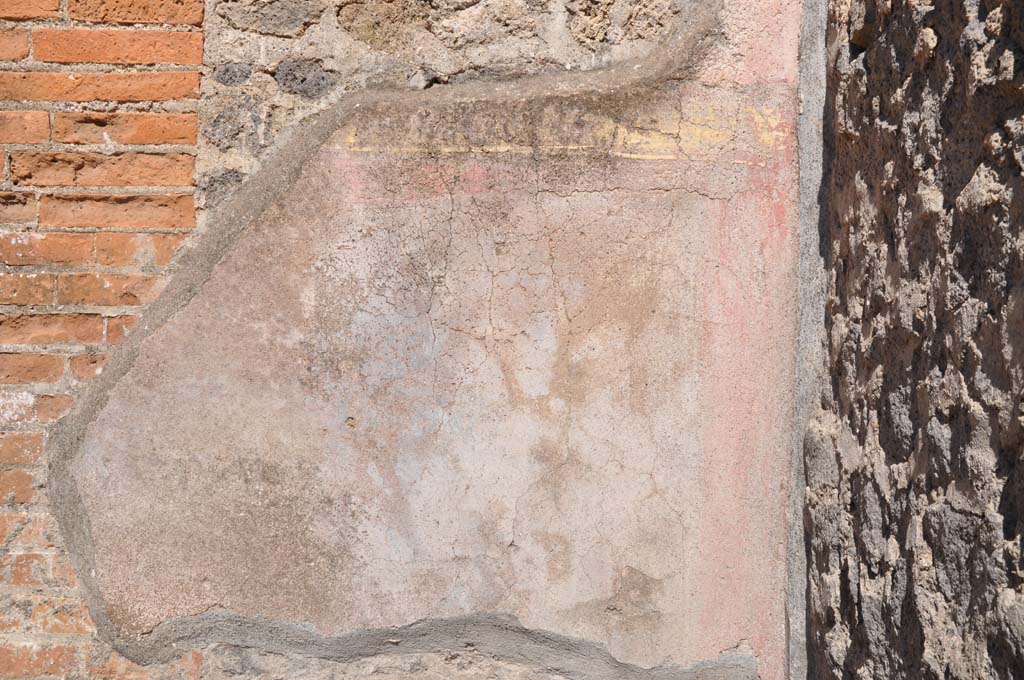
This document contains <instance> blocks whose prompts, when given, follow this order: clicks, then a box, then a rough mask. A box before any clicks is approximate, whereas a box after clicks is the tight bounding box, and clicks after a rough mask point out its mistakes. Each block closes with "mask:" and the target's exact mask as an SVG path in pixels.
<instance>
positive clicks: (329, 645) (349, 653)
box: [47, 0, 825, 680]
mask: <svg viewBox="0 0 1024 680" xmlns="http://www.w3.org/2000/svg"><path fill="white" fill-rule="evenodd" d="M824 1H825V0H805V2H806V3H807V4H808V6H810V7H815V8H820V7H822V6H823V5H824ZM721 7H722V0H691V2H690V4H689V5H688V9H689V10H690V11H689V13H686V12H685V11H684V12H683V14H682V17H683V18H682V20H681V22H680V26H679V28H678V30H677V31H676V32H675V33H674V35H673V36H672V38H671V39H670V40H668V41H666V44H665V45H664V46H663V47H662V48H661V49H660V50H657V51H656V53H655V54H654V55H653V56H651V57H648V58H646V59H644V60H640V61H634V62H624V63H621V64H618V65H615V66H612V67H610V68H607V69H602V70H595V71H588V72H583V73H575V74H572V75H569V76H566V75H562V74H559V75H543V76H536V77H531V78H525V79H521V80H514V81H507V82H476V83H468V84H460V85H450V86H443V87H436V88H432V89H428V90H426V91H423V92H410V91H407V90H397V91H396V90H387V91H376V92H361V93H355V94H347V95H345V99H344V100H343V101H340V102H338V103H336V104H335V105H334V106H333V107H332V108H329V109H327V110H325V111H323V112H321V113H319V114H316V115H315V116H312V117H311V118H310V119H308V120H307V121H305V122H304V123H302V124H300V125H298V126H295V127H294V128H292V129H291V130H290V131H289V132H288V133H286V134H285V135H284V136H283V138H282V140H281V141H280V142H279V144H278V146H277V148H276V150H275V151H274V152H272V153H271V155H270V157H269V158H267V159H266V160H265V161H264V163H263V164H262V167H261V169H260V171H259V172H258V173H256V174H255V175H254V176H253V177H251V178H250V179H249V181H247V182H246V183H245V184H244V185H243V186H242V187H241V188H240V189H239V190H238V191H237V192H236V193H235V194H234V195H233V196H232V197H231V198H229V199H228V200H226V201H225V202H224V204H222V205H221V206H220V207H219V208H218V209H216V210H215V211H213V212H212V213H210V214H209V219H208V221H207V223H208V225H209V226H208V227H207V228H205V229H204V230H202V232H201V233H199V234H197V235H196V236H195V237H194V238H193V240H192V242H191V243H190V245H188V246H187V247H186V248H185V249H184V250H183V251H182V252H181V253H179V255H178V256H177V257H176V258H175V261H174V263H173V264H172V268H171V272H170V274H169V277H168V283H167V286H166V288H165V290H164V292H163V294H162V295H161V296H160V298H159V299H158V300H157V301H156V302H154V303H153V304H152V305H151V306H150V308H149V309H148V310H147V311H146V312H145V314H144V315H143V317H142V319H141V320H140V323H139V325H138V326H137V328H136V329H135V330H134V331H133V332H132V334H131V335H130V337H129V338H128V340H127V341H126V342H125V343H124V344H123V345H122V346H121V347H119V348H118V349H117V351H116V352H115V353H114V354H113V356H112V357H111V359H110V361H109V362H108V364H107V366H106V367H105V369H104V371H103V373H102V374H101V376H99V377H98V378H96V379H95V380H94V381H93V382H91V383H89V384H88V385H86V386H85V387H84V388H83V389H82V391H81V392H80V393H79V394H78V395H77V397H78V398H77V400H76V405H75V407H74V408H73V409H72V411H71V412H70V413H69V414H68V416H66V417H65V418H64V419H63V420H61V421H60V422H59V423H58V424H57V425H56V426H55V427H54V428H53V430H52V432H51V435H50V437H49V441H48V445H47V447H48V452H47V453H48V460H49V478H50V487H51V498H52V502H53V509H54V514H55V515H56V517H57V520H58V524H59V527H60V530H61V533H62V536H63V538H64V541H65V543H66V545H67V548H68V552H69V555H70V558H71V561H72V565H73V567H74V569H75V572H76V574H77V575H78V578H79V581H80V585H81V590H82V593H83V596H84V599H85V601H86V604H87V606H88V607H89V611H90V614H91V616H92V618H93V621H94V623H95V625H96V628H97V631H98V634H99V635H100V637H101V638H103V639H104V640H106V641H107V642H108V643H110V644H111V645H112V646H113V647H114V649H116V650H117V651H118V652H119V653H120V654H122V655H124V656H125V657H127V658H129V659H131V660H133V661H136V662H138V663H141V664H151V663H161V662H166V661H169V660H171V659H173V658H175V657H177V656H178V655H180V654H181V652H182V651H183V650H184V649H185V648H188V647H197V646H204V645H209V644H215V643H223V644H231V645H237V646H243V647H250V648H256V649H261V650H265V651H269V652H275V653H295V654H300V655H305V656H311V657H317V658H323V659H328V660H336V661H351V660H355V659H359V658H366V657H370V656H374V655H378V654H385V653H388V654H396V653H424V652H438V651H443V650H449V649H464V648H467V647H472V648H474V649H476V650H477V651H480V652H483V653H486V654H488V655H490V656H492V657H494V658H496V659H498V660H503V661H509V662H514V663H519V664H522V665H524V666H526V667H529V668H536V669H538V670H545V671H555V672H559V673H562V674H564V675H566V676H567V677H571V678H594V679H595V680H601V679H608V680H611V679H613V678H615V679H622V680H627V679H629V680H632V679H636V680H643V679H651V680H697V679H706V680H727V679H728V680H745V679H748V678H751V679H752V678H757V677H758V671H757V660H756V659H755V658H753V657H752V656H750V655H747V654H742V653H738V652H728V653H725V654H723V655H722V656H721V657H719V658H718V659H716V660H712V661H707V662H702V663H699V664H696V665H694V666H691V667H689V668H680V667H678V666H661V667H656V668H653V669H643V668H639V667H636V666H632V665H627V664H623V663H621V662H618V661H617V660H616V659H614V658H613V657H612V656H611V655H610V654H609V653H608V651H607V650H606V649H605V648H604V647H603V646H602V645H599V644H596V643H592V642H587V641H583V640H576V639H573V638H568V637H565V636H560V635H555V634H552V633H548V632H544V631H536V630H528V629H526V628H523V627H522V626H520V625H519V624H518V622H516V621H515V620H514V619H512V618H510V617H505V616H498V615H486V616H484V615H481V616H470V617H459V618H455V619H443V620H425V621H419V622H416V623H413V624H411V625H409V626H405V627H401V628H390V629H385V630H369V631H358V632H354V633H351V634H348V635H344V636H339V637H333V638H325V637H323V636H320V635H318V634H317V633H315V632H314V631H313V630H311V629H310V628H307V627H303V626H297V625H294V624H287V623H283V622H280V621H274V620H270V619H261V618H252V617H244V616H241V615H238V614H234V613H231V612H227V611H221V610H215V611H209V612H206V613H203V614H201V615H198V616H190V617H182V618H178V619H173V620H169V621H165V622H163V623H161V624H160V625H158V626H157V627H156V628H155V629H154V630H153V631H151V632H149V633H147V634H145V635H142V636H140V637H138V638H133V639H128V638H125V637H124V636H122V635H121V634H120V632H119V631H118V630H117V628H116V627H115V626H114V625H113V623H112V622H111V621H110V620H109V618H108V617H107V614H106V607H105V602H104V600H103V597H102V593H100V591H99V589H98V587H97V584H96V581H95V571H94V556H93V551H92V542H91V530H90V527H89V522H88V518H87V517H86V515H85V513H84V511H83V508H82V501H81V498H80V496H79V494H78V492H77V489H76V488H75V484H74V480H73V478H72V475H71V463H72V461H73V460H74V456H75V453H76V451H77V448H78V445H79V443H80V441H81V439H82V437H83V436H84V434H85V431H86V429H87V427H88V425H89V423H90V422H92V420H93V419H94V418H95V416H96V415H97V414H98V413H99V412H100V410H101V409H102V408H103V407H104V406H105V405H106V402H107V398H108V395H109V392H110V391H111V389H112V388H113V387H114V386H115V385H116V384H117V383H118V381H119V380H120V379H121V378H122V377H123V376H124V375H125V374H126V373H127V372H128V371H129V370H130V368H131V367H132V365H133V364H134V362H135V359H136V357H137V356H138V354H139V351H140V348H141V346H142V344H143V342H144V341H145V340H146V338H147V337H149V335H151V334H152V333H153V332H154V331H156V330H157V329H158V328H160V327H161V326H162V325H163V324H164V323H166V322H167V321H168V320H169V319H170V318H172V317H173V316H174V314H176V313H177V311H178V310H179V309H181V308H183V307H184V306H185V305H186V304H187V303H188V301H189V300H191V299H192V297H193V296H194V295H195V294H196V293H197V292H198V291H199V290H200V288H201V287H202V286H203V284H204V283H205V281H206V280H207V279H208V278H209V276H210V274H211V272H212V271H213V268H214V267H215V266H216V264H217V263H218V262H219V261H220V260H221V258H222V257H223V256H224V254H225V253H226V252H227V250H228V249H229V248H230V247H231V245H232V244H233V243H234V242H235V241H236V240H237V238H238V236H239V235H240V234H241V233H242V232H243V231H244V229H245V228H246V226H247V225H249V224H251V223H252V222H253V221H255V220H256V219H257V218H258V217H259V216H260V215H261V214H263V212H265V211H266V210H267V209H268V208H269V207H271V206H272V205H273V204H274V202H275V201H276V200H277V199H278V198H279V197H280V196H281V195H282V194H283V193H284V192H285V191H287V189H288V188H289V187H290V186H291V185H292V184H293V183H294V182H295V180H296V179H297V178H298V176H299V173H300V171H301V168H302V165H303V162H304V161H305V160H306V159H307V158H308V157H309V156H310V155H311V154H312V153H314V152H315V151H316V150H317V149H318V148H319V147H320V146H321V145H322V144H323V143H324V142H325V141H326V140H327V139H328V138H329V136H330V135H331V134H332V133H333V132H334V131H335V130H337V129H338V128H339V127H340V126H341V125H343V124H344V123H345V121H346V120H347V119H348V118H349V117H350V116H352V115H353V114H355V113H356V112H358V111H360V110H365V109H367V108H371V107H374V106H378V105H382V104H388V105H391V106H394V105H396V104H399V105H404V106H408V107H415V108H421V109H422V108H426V107H430V106H437V105H441V104H446V103H447V104H450V103H472V102H491V103H494V102H517V101H527V100H530V101H535V100H536V101H540V100H560V99H567V98H592V97H612V96H616V95H619V96H621V95H624V94H628V95H629V96H630V98H632V99H637V98H639V97H638V95H641V94H643V93H651V92H654V91H656V90H657V89H658V88H659V87H661V86H662V85H663V84H664V83H667V82H673V81H675V82H678V81H684V80H686V79H687V77H688V76H689V74H690V73H691V72H692V70H693V67H694V66H695V65H696V64H697V63H698V62H699V61H700V59H701V58H702V56H703V54H704V53H705V51H706V49H707V48H708V46H709V45H711V44H713V42H714V41H715V40H716V39H717V38H718V36H719V28H718V26H719V21H718V15H719V12H720V10H721ZM805 11H806V10H805ZM812 28H814V30H817V28H816V25H813V22H812ZM804 33H805V35H804V41H805V42H806V41H807V40H809V37H810V36H811V35H812V34H813V31H812V30H810V29H809V28H808V27H807V26H805V28H804ZM808 44H811V43H808ZM806 51H807V47H806V45H802V47H801V56H802V57H803V56H805V52H806ZM821 72H822V73H823V69H821ZM809 73H810V70H809V69H807V68H805V70H804V76H805V79H809V75H808V74H809ZM801 87H802V89H803V88H808V89H807V91H806V92H805V98H806V100H807V101H811V100H812V99H813V98H814V97H817V96H818V95H817V93H816V90H814V88H813V86H812V85H811V84H810V82H809V81H808V82H802V85H801ZM815 101H816V100H815ZM811 108H813V107H811ZM807 111H808V108H807V104H806V101H805V115H804V116H802V117H801V128H800V135H801V136H800V142H801V144H800V148H801V154H800V156H801V178H802V179H801V247H802V253H803V254H804V255H807V254H808V253H810V252H811V251H809V250H808V248H809V247H810V246H812V245H814V244H816V242H817V221H816V219H814V223H813V225H811V222H810V220H811V219H812V218H814V216H816V214H817V212H816V209H815V210H813V214H812V213H811V204H810V203H808V202H807V201H808V200H809V197H810V196H811V193H810V189H811V183H812V178H813V176H814V175H815V173H816V172H817V174H818V175H820V169H819V168H820V160H819V161H818V163H817V165H815V164H814V163H813V162H812V160H811V159H810V157H809V156H808V157H807V159H806V160H805V155H806V151H807V150H808V149H812V148H817V149H820V143H819V144H818V146H817V147H814V143H813V140H814V139H820V131H818V132H814V131H813V130H811V128H809V127H807V126H808V125H809V123H808V118H807V115H806V112H807ZM805 128H806V129H805ZM808 130H810V132H808ZM813 194H814V195H813V198H814V199H815V200H816V195H817V184H816V183H814V186H813ZM805 207H806V212H807V214H806V215H805V214H804V213H805ZM812 226H813V234H812V232H811V231H810V228H811V227H812ZM812 236H813V239H812ZM812 240H813V242H812ZM806 259H807V258H806V257H802V258H801V298H800V301H801V310H802V311H803V312H806V311H807V310H808V309H811V307H808V305H811V306H812V307H813V306H814V305H816V304H817V300H818V299H819V297H816V295H817V293H816V292H815V291H818V290H819V289H820V285H819V283H818V279H817V278H816V277H817V276H818V274H817V272H816V270H815V269H814V267H813V266H812V263H811V262H810V261H809V260H807V261H805V260H806ZM813 308H814V309H817V307H813ZM804 316H807V315H806V314H804ZM811 321H812V319H811V318H810V317H808V318H804V317H803V316H802V318H801V347H802V352H801V355H802V356H805V360H804V361H803V363H802V364H801V366H802V367H803V368H802V369H801V371H800V375H799V379H800V397H801V399H800V404H801V405H804V404H806V403H808V400H807V399H805V397H806V396H807V394H809V393H812V392H813V385H814V379H813V375H814V374H815V373H816V371H817V365H818V364H817V362H816V361H813V360H812V358H811V357H812V354H813V353H809V352H808V351H806V350H808V349H811V348H813V346H814V343H815V342H817V330H816V328H815V327H814V326H813V324H812V323H811ZM813 356H816V354H814V355H813ZM812 367H813V369H814V371H813V372H812V370H811V369H812ZM805 411H806V409H805V408H801V413H800V414H798V416H797V417H798V418H802V417H803V416H804V413H805ZM802 423H803V421H802V420H801V421H800V422H799V424H800V427H799V432H800V433H802V432H803V426H802ZM795 448H796V447H795ZM801 469H802V461H801V462H800V467H797V466H796V464H795V463H794V475H796V477H795V480H796V481H799V483H800V484H801V486H800V487H795V488H802V481H801V480H802V475H801V474H800V470H801ZM793 507H794V510H795V511H796V512H797V513H798V514H796V515H794V516H793V517H794V518H797V517H799V513H800V512H802V499H798V498H794V506H793ZM798 525H802V524H801V523H798V522H796V521H794V522H793V526H794V527H795V526H798ZM799 539H800V540H799V542H798V547H799V553H800V554H799V559H797V558H796V557H795V556H794V553H793V549H794V546H793V545H791V546H790V571H791V574H790V584H789V585H790V589H791V590H792V592H791V593H790V612H789V622H788V630H787V634H788V638H789V645H790V653H789V658H788V659H787V666H788V669H789V675H790V677H791V678H796V677H797V673H800V672H801V669H803V668H805V666H806V662H805V658H806V654H805V651H804V650H803V628H802V621H803V618H804V617H803V609H802V603H803V593H804V590H805V587H806V586H805V581H804V571H803V566H802V551H803V547H802V546H803V540H802V534H800V536H799ZM798 569H799V577H800V578H799V582H798V583H797V581H796V576H797V570H798ZM797 607H799V609H797ZM797 624H800V625H799V626H797ZM396 640H397V642H396Z"/></svg>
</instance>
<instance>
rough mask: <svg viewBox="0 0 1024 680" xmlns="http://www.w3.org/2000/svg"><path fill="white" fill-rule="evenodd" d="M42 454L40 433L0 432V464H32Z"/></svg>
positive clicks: (0, 534)
mask: <svg viewBox="0 0 1024 680" xmlns="http://www.w3.org/2000/svg"><path fill="white" fill-rule="evenodd" d="M42 455H43V435H42V434H41V433H39V432H0V465H32V464H34V463H37V462H39V457H40V456H42ZM0 519H2V518H0ZM3 542H4V537H3V531H2V530H0V544H2V543H3Z"/></svg>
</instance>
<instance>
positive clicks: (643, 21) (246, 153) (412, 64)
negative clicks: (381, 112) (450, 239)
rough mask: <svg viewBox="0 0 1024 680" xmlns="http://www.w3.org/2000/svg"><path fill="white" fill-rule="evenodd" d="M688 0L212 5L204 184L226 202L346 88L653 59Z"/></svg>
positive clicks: (339, 0)
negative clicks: (277, 146)
mask: <svg viewBox="0 0 1024 680" xmlns="http://www.w3.org/2000/svg"><path fill="white" fill-rule="evenodd" d="M680 4H681V3H680V0H640V1H634V0H553V1H551V2H549V1H547V0H426V1H425V0H365V1H364V0H208V2H207V20H206V23H205V26H206V33H207V42H206V63H207V65H208V73H209V77H208V78H206V79H205V81H204V84H203V98H202V106H201V109H200V114H201V119H202V123H201V132H202V134H201V142H200V144H201V147H200V148H201V154H200V167H199V185H200V188H201V193H202V195H203V198H202V199H201V203H202V205H204V206H207V207H212V206H214V205H216V204H217V203H218V202H219V201H220V200H221V199H223V198H224V197H225V196H226V195H228V194H230V192H231V190H232V188H233V187H235V186H237V185H238V184H239V183H241V182H242V181H243V179H244V178H245V177H247V176H249V175H251V174H252V173H253V172H254V171H255V170H256V169H257V168H258V167H259V164H260V159H261V158H262V157H263V156H264V154H265V153H266V152H267V151H268V150H269V149H270V148H272V147H273V145H274V143H275V142H276V141H277V139H278V137H279V135H280V133H281V132H282V131H283V130H285V129H287V128H288V127H290V126H292V125H294V124H295V123H297V122H298V121H300V120H301V119H302V118H304V117H305V116H308V115H309V114H311V113H314V112H316V111H319V110H322V109H324V108H326V107H328V106H330V105H331V104H332V103H336V102H337V101H338V100H339V99H344V97H345V95H346V94H349V93H352V92H355V91H359V90H365V89H395V90H409V89H413V90H419V89H424V88H428V87H432V86H434V85H444V84H448V83H458V82H465V81H467V80H479V79H491V80H501V79H509V78H513V77H518V76H525V75H535V74H538V73H551V72H563V73H564V72H573V71H576V72H578V71H585V70H591V69H594V68H599V67H602V66H607V65H609V64H611V63H615V62H621V61H624V60H628V59H639V58H642V57H644V56H647V55H648V54H650V53H651V51H652V50H653V49H654V48H655V47H656V46H657V45H658V43H659V41H660V40H662V39H664V38H665V37H666V35H667V34H668V32H669V31H670V30H671V29H672V28H673V26H674V25H675V23H676V19H677V15H678V13H679V11H680Z"/></svg>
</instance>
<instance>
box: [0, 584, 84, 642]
mask: <svg viewBox="0 0 1024 680" xmlns="http://www.w3.org/2000/svg"><path fill="white" fill-rule="evenodd" d="M3 631H5V632H17V633H22V634H28V635H40V634H47V633H52V634H56V635H67V634H78V635H82V634H86V633H91V632H92V631H93V625H92V620H91V619H90V618H89V613H88V611H87V610H86V608H85V603H84V602H82V600H81V599H80V598H76V597H60V596H53V595H32V594H30V595H21V596H15V597H13V598H11V599H10V600H8V606H7V607H6V610H0V632H3Z"/></svg>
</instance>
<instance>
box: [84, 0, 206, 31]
mask: <svg viewBox="0 0 1024 680" xmlns="http://www.w3.org/2000/svg"><path fill="white" fill-rule="evenodd" d="M68 11H69V12H70V14H71V18H72V19H78V20H80V21H92V22H96V23H105V24H190V25H192V26H198V25H199V24H201V23H203V0H69V1H68Z"/></svg>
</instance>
